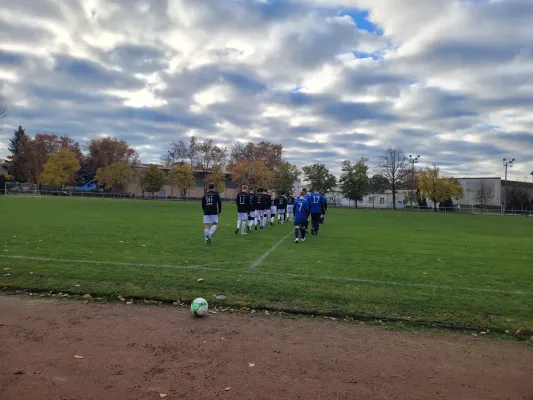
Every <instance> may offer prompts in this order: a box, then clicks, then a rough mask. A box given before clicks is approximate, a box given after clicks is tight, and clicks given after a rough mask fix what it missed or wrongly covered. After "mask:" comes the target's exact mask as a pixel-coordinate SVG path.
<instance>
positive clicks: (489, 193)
mask: <svg viewBox="0 0 533 400" xmlns="http://www.w3.org/2000/svg"><path fill="white" fill-rule="evenodd" d="M494 193H495V192H494V186H492V185H489V184H488V183H485V182H481V184H479V185H478V187H477V188H476V191H475V192H474V200H475V201H476V202H477V203H478V204H483V205H484V204H488V203H489V202H490V201H491V200H492V199H493V198H494Z"/></svg>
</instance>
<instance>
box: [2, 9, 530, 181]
mask: <svg viewBox="0 0 533 400" xmlns="http://www.w3.org/2000/svg"><path fill="white" fill-rule="evenodd" d="M531 21H533V0H470V1H464V0H449V1H448V0H402V1H398V0H160V1H156V0H154V1H148V0H69V1H56V0H17V1H12V0H0V38H1V40H0V80H2V81H3V83H4V90H3V92H4V97H5V98H6V102H7V104H8V106H9V116H8V118H6V119H4V120H3V121H2V122H1V123H0V124H1V126H0V156H7V155H8V151H7V142H8V139H9V137H11V136H12V132H13V130H14V129H15V128H16V127H17V126H18V125H22V126H23V127H24V128H25V129H26V131H27V132H28V133H30V134H32V135H33V134H35V133H37V132H41V133H55V134H58V135H69V136H71V137H72V138H73V139H75V140H77V141H79V142H80V143H81V144H84V143H85V142H86V141H87V140H89V139H91V138H95V137H103V136H116V137H119V138H121V139H124V140H126V141H127V142H128V143H129V144H130V145H131V146H132V147H134V148H135V149H136V150H137V151H138V152H139V154H140V156H141V159H142V161H143V162H145V163H149V162H158V161H159V159H160V156H161V155H162V154H164V153H166V149H167V148H168V144H169V143H170V142H172V141H176V140H179V139H187V138H188V136H192V135H194V136H197V137H198V138H200V139H206V138H214V139H215V140H216V141H217V142H218V143H220V144H222V145H226V146H228V147H230V146H231V145H232V144H233V143H235V142H247V141H255V142H256V141H261V140H268V141H271V142H275V143H281V144H283V146H284V148H285V154H284V155H285V158H286V159H288V160H289V161H291V162H293V163H295V164H296V165H298V166H300V167H301V166H303V165H309V164H312V163H316V162H319V163H324V164H326V166H327V167H328V168H330V169H331V170H332V171H333V172H334V173H336V174H338V173H339V172H340V164H341V162H342V161H343V160H346V159H349V160H352V161H356V160H358V159H360V158H361V157H366V158H368V159H369V164H370V165H371V166H372V165H373V164H374V162H375V160H376V159H377V158H378V157H379V156H380V155H381V154H382V153H383V152H384V150H385V149H386V148H388V147H401V148H402V149H403V150H404V151H405V152H406V154H413V155H418V154H420V156H421V157H420V164H419V166H424V165H425V164H436V165H437V166H439V167H441V169H442V171H443V172H444V174H445V175H448V176H452V175H453V176H456V177H460V176H502V175H503V173H504V170H503V165H502V158H503V157H507V158H513V157H514V158H516V163H515V165H514V166H513V168H511V169H510V170H509V176H510V177H511V178H513V179H521V180H522V179H526V177H528V175H529V174H530V173H531V171H532V170H533V29H532V22H531ZM531 178H532V177H531V176H529V177H528V178H527V179H529V180H530V181H531Z"/></svg>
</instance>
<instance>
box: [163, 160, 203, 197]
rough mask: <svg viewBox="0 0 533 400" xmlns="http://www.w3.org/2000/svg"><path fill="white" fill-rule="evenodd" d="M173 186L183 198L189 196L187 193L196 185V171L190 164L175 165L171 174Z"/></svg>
mask: <svg viewBox="0 0 533 400" xmlns="http://www.w3.org/2000/svg"><path fill="white" fill-rule="evenodd" d="M169 178H170V181H171V185H172V186H173V187H176V188H177V189H178V190H179V191H180V193H181V195H182V196H183V197H185V196H187V192H188V191H189V189H190V188H191V186H193V185H194V184H195V181H196V180H195V178H194V171H193V170H192V168H191V167H190V165H188V164H185V163H183V164H178V165H175V166H174V167H173V168H172V169H171V170H170V172H169Z"/></svg>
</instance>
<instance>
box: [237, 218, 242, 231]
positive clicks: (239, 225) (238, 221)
mask: <svg viewBox="0 0 533 400" xmlns="http://www.w3.org/2000/svg"><path fill="white" fill-rule="evenodd" d="M240 228H241V220H240V219H238V220H237V229H240Z"/></svg>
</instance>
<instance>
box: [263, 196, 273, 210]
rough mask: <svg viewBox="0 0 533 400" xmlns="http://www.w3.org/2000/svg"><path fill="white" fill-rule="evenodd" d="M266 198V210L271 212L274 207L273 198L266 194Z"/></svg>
mask: <svg viewBox="0 0 533 400" xmlns="http://www.w3.org/2000/svg"><path fill="white" fill-rule="evenodd" d="M264 196H265V210H270V207H272V197H270V195H269V194H268V193H265V194H264Z"/></svg>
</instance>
